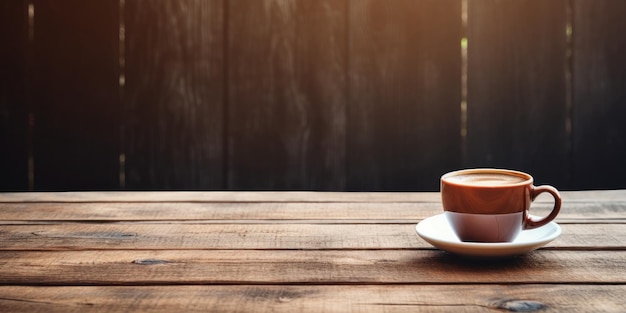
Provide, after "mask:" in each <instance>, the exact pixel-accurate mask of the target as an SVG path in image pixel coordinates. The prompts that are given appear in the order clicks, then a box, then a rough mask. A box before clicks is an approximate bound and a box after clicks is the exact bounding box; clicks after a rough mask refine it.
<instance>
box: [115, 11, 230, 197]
mask: <svg viewBox="0 0 626 313" xmlns="http://www.w3.org/2000/svg"><path fill="white" fill-rule="evenodd" d="M223 6H224V1H220V0H210V1H204V0H181V1H178V0H175V1H171V0H168V1H140V0H136V1H126V5H125V16H124V18H125V29H126V32H125V33H126V54H125V64H126V66H125V85H124V106H125V109H124V116H125V117H124V129H125V131H124V134H123V136H124V137H123V138H124V143H125V145H124V149H125V151H124V153H125V165H126V166H125V175H126V187H127V188H129V189H142V190H145V189H151V190H154V189H168V190H172V189H173V190H181V189H184V190H206V189H211V190H219V189H224V165H225V162H224V118H225V115H224V114H225V113H224V106H225V102H224V88H225V85H224V84H225V83H224V66H225V64H224V62H225V51H224V7H223Z"/></svg>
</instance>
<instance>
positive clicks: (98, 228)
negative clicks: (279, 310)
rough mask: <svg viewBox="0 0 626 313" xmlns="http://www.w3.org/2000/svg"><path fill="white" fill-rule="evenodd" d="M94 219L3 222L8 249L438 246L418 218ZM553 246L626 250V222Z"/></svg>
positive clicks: (570, 233)
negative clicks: (423, 233) (421, 230)
mask: <svg viewBox="0 0 626 313" xmlns="http://www.w3.org/2000/svg"><path fill="white" fill-rule="evenodd" d="M356 222H357V223H354V222H350V221H347V222H346V223H345V224H340V223H332V222H331V223H327V222H325V221H323V220H320V221H313V222H312V223H307V222H306V221H297V220H296V221H294V222H293V223H276V222H274V221H266V222H265V223H246V222H244V223H239V222H237V221H231V223H227V224H225V223H214V222H211V221H209V222H207V223H203V222H201V221H200V222H196V223H180V222H179V223H167V222H165V223H102V224H101V223H88V224H35V225H22V224H13V225H12V224H5V225H1V229H2V232H1V233H0V244H1V245H0V246H1V247H2V249H4V250H84V249H88V250H91V249H97V250H115V249H124V250H132V249H155V250H167V249H209V250H215V249H301V250H315V249H323V250H328V249H432V247H431V245H430V244H428V243H426V242H425V241H423V240H421V239H420V238H419V237H418V236H417V234H416V233H415V224H416V223H415V222H412V221H407V222H404V223H401V224H394V223H379V224H372V223H358V222H360V221H356ZM561 228H562V231H563V233H562V235H561V237H560V238H558V239H557V240H555V241H553V242H552V243H550V244H549V245H548V247H549V248H558V249H575V250H581V249H585V250H594V249H610V250H625V251H626V227H624V224H623V223H622V224H564V225H561Z"/></svg>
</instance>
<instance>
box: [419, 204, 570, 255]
mask: <svg viewBox="0 0 626 313" xmlns="http://www.w3.org/2000/svg"><path fill="white" fill-rule="evenodd" d="M436 219H437V220H444V221H446V220H445V216H444V214H443V213H440V214H436V215H433V216H430V217H427V218H425V219H423V220H422V221H420V222H419V223H417V225H415V231H416V232H417V235H418V236H419V237H421V238H422V239H423V240H425V241H426V242H428V243H429V244H431V245H432V246H434V247H435V248H438V249H440V250H443V251H447V252H450V253H454V254H459V255H466V256H479V257H503V256H514V255H521V254H525V253H528V252H531V251H533V250H536V249H538V248H540V247H542V246H544V245H546V244H548V243H550V242H552V241H553V240H555V239H556V238H558V237H559V236H560V235H561V227H560V226H559V224H557V223H556V222H555V221H550V222H549V223H548V224H546V225H544V226H542V227H539V228H536V229H542V228H546V227H551V228H552V229H553V231H552V232H550V233H549V234H547V235H546V236H540V237H539V238H538V240H533V241H526V242H516V241H515V240H514V241H512V242H493V243H490V242H463V241H461V240H459V239H456V240H454V241H451V240H448V239H444V238H440V237H436V236H432V233H430V234H429V233H427V232H424V230H423V229H424V228H425V227H426V226H425V225H426V224H427V223H433V222H434V220H436ZM444 224H445V225H446V227H448V229H449V230H450V231H451V229H450V228H449V227H450V225H449V224H448V223H447V222H445V223H444ZM420 225H421V227H420ZM536 229H534V230H536ZM527 231H532V229H531V230H522V232H527Z"/></svg>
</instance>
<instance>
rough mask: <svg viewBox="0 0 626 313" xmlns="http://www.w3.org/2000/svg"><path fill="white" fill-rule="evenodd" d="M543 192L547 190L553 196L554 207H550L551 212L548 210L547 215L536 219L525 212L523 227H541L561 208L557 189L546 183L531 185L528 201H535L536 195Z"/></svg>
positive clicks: (554, 216)
mask: <svg viewBox="0 0 626 313" xmlns="http://www.w3.org/2000/svg"><path fill="white" fill-rule="evenodd" d="M544 192H547V193H549V194H551V195H552V197H554V207H553V208H552V212H550V214H548V216H546V217H544V218H541V219H538V220H535V219H533V218H531V217H530V215H529V214H528V212H526V220H525V221H524V229H533V228H537V227H541V226H543V225H545V224H548V223H549V222H550V221H552V220H553V219H554V218H556V216H557V215H558V214H559V211H560V210H561V195H560V194H559V191H558V190H556V188H554V187H552V186H548V185H543V186H539V187H535V186H531V189H530V201H535V199H536V198H537V196H538V195H539V194H541V193H544Z"/></svg>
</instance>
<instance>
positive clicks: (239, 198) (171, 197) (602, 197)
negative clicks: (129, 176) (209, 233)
mask: <svg viewBox="0 0 626 313" xmlns="http://www.w3.org/2000/svg"><path fill="white" fill-rule="evenodd" d="M561 197H562V198H563V203H564V204H565V205H567V204H569V203H607V204H611V203H617V202H624V201H626V190H589V191H562V192H561ZM537 201H539V202H551V201H552V199H551V198H550V197H547V196H546V197H544V196H540V197H539V198H538V199H537ZM10 202H24V203H35V202H64V203H71V202H83V203H102V202H104V203H111V202H150V203H155V202H190V203H197V202H300V203H310V202H316V203H325V202H355V203H359V202H381V203H393V202H414V203H420V202H439V203H440V202H441V195H440V194H439V193H438V192H307V191H277V192H272V191H264V192H254V191H240V192H232V191H226V192H220V191H215V192H198V191H190V192H183V191H169V192H167V191H152V192H150V191H142V192H128V191H106V192H97V191H93V192H1V193H0V203H10Z"/></svg>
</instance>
